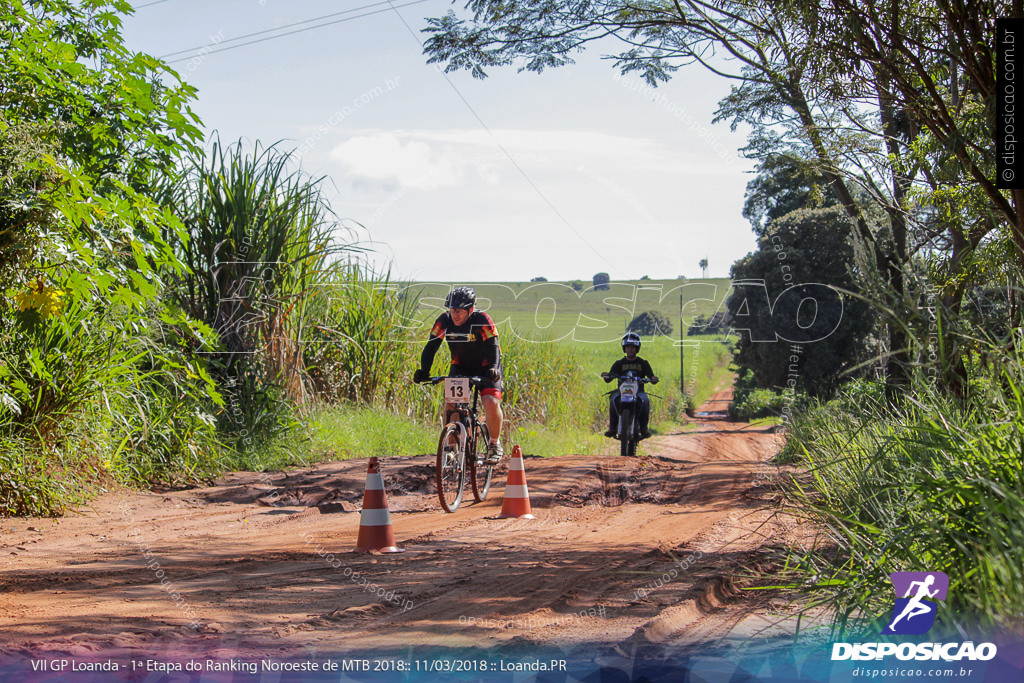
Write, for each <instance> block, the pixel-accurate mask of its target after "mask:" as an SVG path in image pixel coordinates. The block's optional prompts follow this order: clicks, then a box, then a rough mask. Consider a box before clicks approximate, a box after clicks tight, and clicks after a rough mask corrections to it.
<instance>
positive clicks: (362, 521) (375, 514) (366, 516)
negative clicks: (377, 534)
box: [359, 508, 391, 526]
mask: <svg viewBox="0 0 1024 683" xmlns="http://www.w3.org/2000/svg"><path fill="white" fill-rule="evenodd" d="M390 524H391V513H390V512H388V509H387V508H377V509H369V510H367V509H363V511H362V513H361V516H360V517H359V525H360V526H388V525H390Z"/></svg>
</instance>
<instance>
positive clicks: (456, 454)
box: [435, 424, 466, 512]
mask: <svg viewBox="0 0 1024 683" xmlns="http://www.w3.org/2000/svg"><path fill="white" fill-rule="evenodd" d="M435 475H436V479H437V497H438V499H439V500H440V501H441V507H442V508H444V511H445V512H455V510H457V509H458V507H459V503H461V502H462V490H463V488H464V487H465V485H466V453H465V451H463V450H462V449H460V448H459V429H458V427H457V426H456V425H454V424H450V425H445V428H444V429H442V430H441V438H440V439H439V440H438V442H437V464H436V473H435Z"/></svg>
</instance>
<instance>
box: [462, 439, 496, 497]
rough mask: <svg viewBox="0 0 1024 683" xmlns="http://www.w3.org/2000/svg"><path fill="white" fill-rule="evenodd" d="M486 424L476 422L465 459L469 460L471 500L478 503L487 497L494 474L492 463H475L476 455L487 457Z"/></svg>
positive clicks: (488, 440)
mask: <svg viewBox="0 0 1024 683" xmlns="http://www.w3.org/2000/svg"><path fill="white" fill-rule="evenodd" d="M488 434H489V433H488V431H487V425H485V424H478V425H477V426H476V429H474V430H473V437H472V438H471V439H470V440H469V447H468V448H467V450H468V451H469V452H468V453H466V459H467V460H468V461H469V481H470V484H471V488H472V489H473V500H475V501H476V502H478V503H480V502H483V501H484V500H485V499H486V498H487V494H488V492H489V491H490V490H491V477H492V476H493V475H494V465H488V464H487V463H481V464H479V465H478V464H477V462H476V461H477V457H478V456H479V457H480V458H485V457H487V444H488V443H489V442H490V440H491V439H490V436H488Z"/></svg>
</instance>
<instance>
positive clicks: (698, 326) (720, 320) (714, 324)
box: [686, 311, 732, 337]
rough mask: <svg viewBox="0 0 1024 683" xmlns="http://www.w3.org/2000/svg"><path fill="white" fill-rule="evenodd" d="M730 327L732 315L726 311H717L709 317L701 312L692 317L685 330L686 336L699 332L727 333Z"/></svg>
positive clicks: (692, 335) (695, 334)
mask: <svg viewBox="0 0 1024 683" xmlns="http://www.w3.org/2000/svg"><path fill="white" fill-rule="evenodd" d="M731 327H732V316H731V315H730V314H729V312H728V311H717V312H716V313H715V314H714V315H712V316H711V317H710V318H709V317H708V316H706V315H704V314H703V313H701V314H700V315H698V316H697V317H696V318H694V319H693V322H692V323H691V324H690V327H689V328H687V330H686V336H687V337H694V336H697V335H699V334H728V333H729V330H730V328H731Z"/></svg>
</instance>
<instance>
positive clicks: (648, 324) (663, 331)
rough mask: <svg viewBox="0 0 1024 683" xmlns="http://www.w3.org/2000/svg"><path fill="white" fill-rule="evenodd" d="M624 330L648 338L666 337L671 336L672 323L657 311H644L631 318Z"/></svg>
mask: <svg viewBox="0 0 1024 683" xmlns="http://www.w3.org/2000/svg"><path fill="white" fill-rule="evenodd" d="M626 329H627V330H628V331H629V332H636V333H637V334H640V335H645V336H649V337H657V336H658V335H663V336H665V337H668V336H671V335H672V321H671V320H669V319H668V317H667V316H665V315H663V314H662V313H659V312H658V311H644V312H643V313H641V314H640V315H638V316H636V317H635V318H633V319H632V320H631V321H630V322H629V325H628V326H627V327H626Z"/></svg>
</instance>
